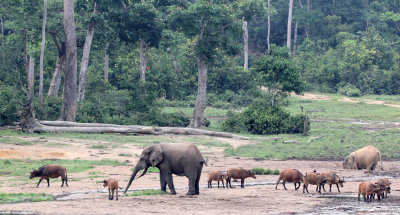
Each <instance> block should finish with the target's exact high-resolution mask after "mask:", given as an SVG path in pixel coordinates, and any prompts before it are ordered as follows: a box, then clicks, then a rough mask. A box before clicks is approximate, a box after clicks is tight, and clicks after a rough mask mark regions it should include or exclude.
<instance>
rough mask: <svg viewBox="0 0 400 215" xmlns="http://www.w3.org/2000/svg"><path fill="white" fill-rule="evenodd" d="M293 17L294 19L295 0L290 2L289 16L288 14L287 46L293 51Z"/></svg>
mask: <svg viewBox="0 0 400 215" xmlns="http://www.w3.org/2000/svg"><path fill="white" fill-rule="evenodd" d="M292 17H293V0H289V14H288V22H287V39H286V46H287V47H288V49H289V53H290V49H291V45H290V43H291V41H292Z"/></svg>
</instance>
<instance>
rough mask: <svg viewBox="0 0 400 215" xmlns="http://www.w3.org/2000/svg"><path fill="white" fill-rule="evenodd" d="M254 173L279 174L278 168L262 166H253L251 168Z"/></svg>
mask: <svg viewBox="0 0 400 215" xmlns="http://www.w3.org/2000/svg"><path fill="white" fill-rule="evenodd" d="M252 170H253V172H254V173H255V174H256V175H279V173H280V171H279V170H272V169H269V168H268V169H264V168H262V167H255V168H253V169H252Z"/></svg>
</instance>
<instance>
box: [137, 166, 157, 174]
mask: <svg viewBox="0 0 400 215" xmlns="http://www.w3.org/2000/svg"><path fill="white" fill-rule="evenodd" d="M134 169H135V167H133V168H132V169H131V170H132V171H133V170H134ZM142 171H143V170H140V171H139V172H138V174H140V173H141V172H142ZM159 172H160V170H159V169H158V168H157V167H149V168H148V169H147V173H159Z"/></svg>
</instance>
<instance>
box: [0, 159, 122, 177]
mask: <svg viewBox="0 0 400 215" xmlns="http://www.w3.org/2000/svg"><path fill="white" fill-rule="evenodd" d="M47 164H58V165H62V166H64V167H65V168H67V174H68V173H76V172H84V171H87V170H90V169H93V168H94V167H96V166H99V165H110V166H125V165H126V164H125V163H122V162H119V161H113V160H95V161H87V160H57V159H51V160H17V159H2V160H0V175H1V176H7V177H11V176H17V177H21V179H25V178H26V179H27V180H28V177H29V173H30V172H31V171H32V169H38V168H39V167H41V166H43V165H47Z"/></svg>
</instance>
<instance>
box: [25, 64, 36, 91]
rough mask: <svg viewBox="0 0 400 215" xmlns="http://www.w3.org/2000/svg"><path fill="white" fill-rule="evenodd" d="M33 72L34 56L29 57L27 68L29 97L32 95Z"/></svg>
mask: <svg viewBox="0 0 400 215" xmlns="http://www.w3.org/2000/svg"><path fill="white" fill-rule="evenodd" d="M34 73H35V58H33V57H29V70H28V74H27V77H28V92H29V97H32V98H33V96H34V87H33V84H34V81H33V80H34Z"/></svg>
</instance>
